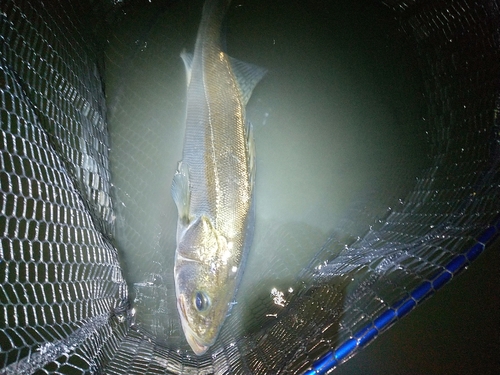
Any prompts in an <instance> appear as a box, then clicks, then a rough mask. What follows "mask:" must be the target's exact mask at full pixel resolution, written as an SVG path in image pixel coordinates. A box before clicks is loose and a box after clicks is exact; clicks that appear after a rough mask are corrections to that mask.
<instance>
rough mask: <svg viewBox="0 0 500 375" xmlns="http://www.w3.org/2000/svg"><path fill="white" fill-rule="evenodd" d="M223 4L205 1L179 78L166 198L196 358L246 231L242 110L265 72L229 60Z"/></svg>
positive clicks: (238, 271) (233, 273)
mask: <svg viewBox="0 0 500 375" xmlns="http://www.w3.org/2000/svg"><path fill="white" fill-rule="evenodd" d="M230 3H231V0H207V1H206V2H205V3H204V6H203V12H202V18H201V22H200V26H199V29H198V34H197V38H196V42H195V47H194V52H193V53H192V54H189V53H187V52H186V51H183V52H182V53H181V58H182V60H183V62H184V66H185V69H186V78H187V93H186V124H185V135H184V148H183V151H182V160H181V161H180V162H179V163H178V165H177V169H176V171H175V174H174V177H173V180H172V185H171V194H172V198H173V200H174V202H175V205H176V207H177V213H178V220H177V232H176V241H177V247H176V251H175V260H174V281H175V293H176V301H177V310H178V313H179V317H180V322H181V326H182V330H183V332H184V336H185V338H186V341H187V342H188V344H189V346H190V347H191V349H192V350H193V352H194V353H195V354H196V355H203V354H204V353H206V352H207V350H208V349H209V348H210V347H211V346H212V345H213V344H214V343H215V341H216V338H217V336H218V334H219V332H220V329H221V327H222V325H223V323H224V321H225V319H226V316H227V315H228V312H229V309H230V307H231V305H232V303H233V300H234V298H235V295H236V291H237V287H238V284H239V282H240V280H241V277H242V274H243V270H244V264H245V259H246V257H247V255H248V252H249V250H250V247H251V242H252V237H253V228H254V217H255V215H254V211H255V209H254V199H253V198H254V185H255V169H256V166H255V143H254V140H253V134H252V128H251V126H250V125H249V123H248V122H247V120H246V117H245V108H246V105H247V103H248V100H249V99H250V96H251V94H252V91H253V89H254V87H255V86H256V85H257V83H258V82H259V81H260V80H261V79H262V77H263V76H264V75H265V74H266V69H264V68H261V67H258V66H256V65H253V64H249V63H245V62H242V61H239V60H237V59H234V58H232V57H229V56H228V55H227V54H226V53H225V52H224V51H223V49H222V44H221V26H222V22H223V20H224V17H225V14H226V12H227V10H228V8H229V6H230Z"/></svg>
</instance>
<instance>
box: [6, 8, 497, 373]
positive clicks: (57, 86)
mask: <svg viewBox="0 0 500 375" xmlns="http://www.w3.org/2000/svg"><path fill="white" fill-rule="evenodd" d="M382 4H383V5H384V6H385V7H387V8H388V9H389V10H390V11H391V12H392V15H393V17H395V18H397V20H398V25H399V29H398V30H397V32H398V37H399V38H402V39H403V40H404V41H405V43H406V44H407V45H410V46H412V47H413V48H415V49H416V50H417V52H418V56H419V60H418V66H419V71H420V75H421V79H422V81H423V83H424V92H423V97H424V99H425V106H426V114H425V115H424V121H425V123H426V131H427V133H428V136H429V139H430V143H431V147H432V149H431V151H430V155H431V159H432V162H431V166H430V167H429V168H427V169H426V170H425V171H423V172H422V174H421V175H420V177H419V178H418V180H417V182H416V184H415V185H414V187H413V188H412V189H411V191H410V192H408V193H407V195H406V196H405V198H404V200H402V201H401V202H400V204H398V205H397V206H394V207H392V208H391V209H389V210H388V211H387V212H386V214H385V216H383V217H382V218H373V223H372V224H373V225H372V226H370V229H369V230H368V231H366V233H364V234H363V235H362V236H359V235H358V233H359V228H357V227H356V224H355V223H349V222H346V223H345V225H344V227H343V228H339V232H341V233H342V236H339V235H335V236H331V237H330V238H329V239H328V240H327V241H326V243H325V244H324V245H323V247H322V248H321V249H320V250H319V251H318V252H317V253H316V255H315V256H314V258H313V259H310V260H309V263H308V264H306V265H304V267H303V269H302V271H301V272H300V273H299V274H298V275H297V280H299V281H300V283H299V284H300V285H301V288H300V290H298V291H296V292H295V293H294V294H293V295H291V296H285V297H286V298H287V299H288V300H289V301H288V304H287V305H286V307H285V308H283V307H281V306H279V304H276V303H274V304H269V303H268V302H266V301H267V300H264V299H262V300H261V301H259V300H257V302H256V303H254V304H252V307H251V311H250V312H249V313H248V314H249V315H250V316H251V317H252V319H251V320H250V323H249V324H248V325H247V327H246V328H245V332H242V331H241V330H238V329H236V330H232V328H234V327H235V326H233V325H231V323H228V325H226V328H225V329H224V330H223V331H222V333H221V337H220V339H219V340H218V343H217V344H216V345H215V346H214V347H213V349H212V350H211V352H210V353H209V354H208V355H205V356H202V357H193V356H190V355H189V354H186V353H187V352H185V351H183V350H179V348H178V347H176V346H175V345H173V344H172V343H173V342H176V341H175V340H174V341H169V340H172V338H171V337H170V336H169V335H168V332H177V335H178V332H179V330H178V327H177V328H176V327H167V328H165V327H162V326H161V324H160V323H161V322H160V323H158V322H157V320H155V319H157V316H156V315H155V314H152V315H151V317H150V318H147V317H146V318H143V319H145V321H148V326H149V329H141V327H140V326H139V325H137V322H136V311H135V310H133V309H132V308H131V302H130V300H129V290H130V287H129V286H127V283H126V282H125V279H124V277H123V272H122V269H123V266H124V265H123V264H120V262H119V257H118V253H117V250H116V244H117V243H118V244H119V241H116V239H115V238H114V234H115V226H116V223H115V214H116V212H117V210H119V207H115V206H114V205H113V201H112V199H111V195H112V190H113V184H112V182H111V177H110V168H111V166H110V152H109V149H110V141H109V134H108V117H110V118H111V117H113V116H115V118H116V116H118V114H119V113H120V112H121V111H124V110H125V109H126V107H127V105H133V103H134V101H135V100H140V98H134V97H131V98H130V97H129V98H128V100H130V102H125V101H124V100H123V90H121V91H120V88H118V89H115V91H114V93H115V94H114V96H113V97H107V98H106V97H105V91H104V78H103V77H104V63H103V62H104V61H105V59H106V57H105V55H104V53H103V51H104V44H105V41H106V38H102V33H103V30H104V31H106V30H107V29H108V28H109V27H110V25H114V24H116V22H117V21H118V20H119V19H120V17H123V16H124V15H125V14H126V13H127V12H128V11H130V9H133V8H134V7H138V6H142V5H143V4H141V2H133V1H130V2H120V1H116V2H111V1H109V2H106V1H102V2H98V1H88V2H84V1H78V2H67V3H65V2H61V4H57V3H56V2H52V1H50V2H49V1H47V2H40V1H25V2H17V1H12V0H6V1H3V2H2V3H1V5H0V12H1V13H0V38H1V42H2V43H1V50H0V53H1V59H0V93H1V96H0V111H1V133H0V145H1V151H2V154H1V157H0V165H1V171H0V183H1V193H0V207H1V216H0V233H1V234H2V236H1V238H2V242H1V249H0V280H1V285H0V302H1V306H0V349H1V350H0V364H1V367H2V369H1V370H0V374H29V373H34V372H37V371H41V372H40V373H65V374H78V373H81V374H83V373H106V374H123V373H128V374H160V373H163V374H165V373H197V374H209V373H221V374H223V373H227V374H229V373H231V374H244V373H255V374H271V373H303V372H305V371H307V370H308V369H310V368H311V366H312V367H313V369H316V370H317V371H318V373H320V372H321V371H326V370H324V368H323V367H321V366H326V368H329V367H328V366H330V367H331V366H334V365H335V364H336V363H334V362H332V363H330V364H325V363H326V362H322V361H319V362H318V359H319V358H322V359H323V358H326V360H328V355H331V354H330V353H332V350H335V349H337V350H339V348H340V349H341V350H345V352H344V353H346V355H345V356H344V357H342V356H340V357H339V358H348V357H349V356H351V355H352V354H353V353H354V351H353V350H351V349H349V348H348V346H349V343H350V341H349V340H352V339H353V337H354V338H356V337H357V339H356V340H357V341H356V344H355V346H356V345H361V344H363V343H364V341H362V340H361V341H360V340H359V337H362V338H363V340H366V341H370V340H369V339H371V338H372V336H376V334H378V332H379V331H382V330H383V329H385V328H387V327H388V326H389V325H390V324H392V323H393V322H394V321H396V320H397V318H398V317H399V316H400V315H403V314H404V313H405V312H406V310H405V309H411V308H412V307H413V305H411V306H410V307H409V308H406V307H405V309H403V308H402V307H401V306H403V307H404V306H409V305H405V304H404V303H406V302H407V301H410V300H411V298H410V299H408V298H409V297H412V298H413V301H415V302H419V301H420V300H421V299H423V298H424V297H425V296H428V295H429V292H428V290H427V289H425V287H426V285H429V287H428V289H429V290H435V289H438V288H439V287H440V285H442V283H443V282H445V281H447V280H448V279H449V278H450V277H451V275H453V274H454V273H456V272H458V271H460V270H462V269H463V268H464V267H465V266H466V265H467V264H468V263H469V262H470V261H472V260H473V259H474V258H475V256H476V255H477V254H478V253H480V252H481V251H482V249H483V248H484V245H485V244H487V243H489V242H490V241H491V240H492V239H493V238H494V237H495V236H497V234H498V232H499V222H498V215H499V212H500V205H499V200H498V197H499V196H500V168H499V162H500V127H499V122H498V118H497V114H498V110H499V109H500V108H499V107H500V100H498V77H499V73H500V72H499V70H500V69H499V68H500V65H499V63H498V61H500V59H499V57H500V56H499V54H500V53H499V48H498V47H499V46H498V41H499V37H500V35H499V32H498V24H499V21H500V20H499V15H500V10H499V9H498V4H497V3H496V2H494V1H485V2H481V3H480V4H478V3H477V2H475V1H467V0H461V1H456V2H446V1H406V2H405V1H383V2H382ZM161 10H162V11H164V10H167V11H168V9H166V8H162V9H161ZM143 22H144V23H145V24H149V23H151V22H152V19H151V18H147V17H146V18H145V19H143ZM99 35H101V37H99ZM106 36H109V38H113V33H112V32H110V33H108V34H106ZM138 43H139V44H140V43H142V42H141V41H139V42H138ZM180 44H182V43H180ZM136 47H137V48H135V49H132V50H131V53H137V51H138V50H140V48H141V46H140V45H136ZM178 50H180V48H179V49H178ZM110 53H111V54H112V52H108V55H107V59H108V60H107V63H108V64H109V63H111V64H122V65H123V66H125V65H126V64H127V62H128V61H130V56H125V57H123V61H121V60H120V58H119V57H117V56H116V55H113V56H112V58H111V57H110V56H111V55H110ZM133 68H135V69H136V68H137V67H133ZM111 79H112V77H111ZM111 85H112V84H111ZM115 88H116V86H115ZM150 105H151V106H154V103H152V104H150ZM170 105H171V106H175V105H176V103H170ZM107 110H110V111H114V112H113V113H110V114H108V113H107ZM145 112H147V111H146V110H145ZM156 121H158V122H161V121H160V120H158V119H156ZM130 132H131V133H122V134H121V136H120V138H118V140H115V141H114V142H115V143H114V144H117V145H119V144H120V140H122V141H123V142H125V143H127V142H128V144H129V145H130V147H131V152H134V150H141V149H142V150H143V151H142V152H144V147H148V145H140V135H138V134H137V133H134V132H133V129H130ZM134 137H137V139H139V142H133V139H134ZM138 143H139V144H138ZM121 147H124V146H121ZM154 149H155V148H154V147H153V148H152V149H150V151H151V153H148V157H154V156H151V155H154ZM137 152H140V151H137ZM122 186H123V185H122ZM145 188H147V186H145ZM125 190H126V189H124V190H123V191H125ZM118 195H119V194H118ZM119 198H120V199H118V200H116V201H118V202H120V204H128V202H126V199H127V197H126V196H123V195H122V196H120V197H119ZM135 204H137V205H139V206H140V205H141V204H142V203H141V202H140V200H139V201H136V202H135ZM147 204H148V203H147V201H146V202H145V203H144V205H147ZM149 204H151V203H149ZM143 209H144V210H147V209H148V208H147V206H144V208H143ZM141 225H143V226H147V223H137V228H139V229H137V230H136V231H131V232H129V233H128V237H125V238H126V240H127V241H128V240H134V238H138V241H139V242H140V241H142V239H143V237H141V236H142V235H141V234H140V233H141V229H140V226H141ZM143 231H147V228H146V229H143ZM160 232H161V231H160ZM155 233H156V232H155ZM150 237H151V238H153V239H152V240H151V241H152V243H150V244H146V245H145V246H147V247H151V248H155V247H158V246H162V245H163V242H162V241H163V239H162V238H157V237H155V236H154V235H152V236H150ZM160 237H161V236H160ZM345 238H352V240H350V241H348V242H346V240H345ZM478 244H479V247H478ZM460 254H464V256H463V257H460ZM129 264H130V263H129ZM127 267H128V266H127ZM158 267H159V268H158V269H153V270H148V274H149V275H151V278H150V279H149V280H148V281H147V282H143V283H140V282H139V283H138V282H137V281H138V280H133V282H132V283H131V284H133V286H134V287H135V293H134V294H135V295H136V297H135V298H136V300H135V302H137V296H140V297H141V298H143V299H144V298H150V299H153V300H154V299H158V297H157V296H158V295H168V297H167V299H166V300H165V301H162V302H159V303H160V305H161V306H157V308H156V310H155V311H158V309H159V311H162V312H163V313H165V314H166V315H170V316H176V314H177V312H176V310H175V309H174V308H172V306H174V305H175V302H172V301H174V300H173V299H172V298H173V296H172V295H170V294H169V293H168V292H169V291H168V290H165V289H164V285H163V284H162V283H161V282H157V280H158V279H159V278H161V277H162V275H164V273H165V271H164V270H161V269H160V268H161V265H159V266H158ZM166 272H169V271H166ZM170 272H171V271H170ZM446 275H449V277H448V276H446ZM132 279H133V278H132ZM139 281H140V280H139ZM146 286H148V288H146ZM141 288H142V289H141ZM422 288H423V289H425V290H424V291H423V289H422ZM417 292H418V293H420V294H419V295H418V296H417V294H418V293H417ZM275 297H276V296H275ZM400 301H403V304H402V305H401V304H400ZM405 301H406V302H405ZM133 302H134V301H133ZM139 305H140V304H139ZM400 307H401V308H400ZM391 309H392V310H391ZM398 309H400V310H398ZM388 311H389V312H390V311H396V313H394V314H393V315H391V314H389V315H388V314H387V312H388ZM399 311H402V313H401V314H399ZM142 314H143V315H145V316H147V315H148V311H142ZM268 314H275V316H276V319H273V320H272V321H269V320H268V319H266V318H264V316H267V315H268ZM137 315H138V314H137ZM385 317H388V322H389V323H387V324H386V323H385V322H384V319H385ZM137 319H138V316H137ZM148 319H149V320H148ZM391 322H392V323H391ZM155 324H156V325H155ZM173 324H175V323H173ZM177 324H178V323H177ZM372 326H373V327H376V328H377V330H376V333H374V334H372V336H366V335H365V336H359V335H360V332H365V331H363V330H364V329H365V328H366V327H372ZM151 327H156V328H151ZM165 332H166V333H165ZM370 332H371V331H370ZM173 335H174V336H175V334H173ZM357 335H358V336H357ZM157 336H158V337H164V336H167V339H165V338H163V339H161V340H160V339H157ZM168 337H170V338H168ZM344 343H347V346H342V345H343V344H344ZM345 348H347V349H345ZM336 353H339V352H338V351H337V352H336ZM325 355H326V357H325ZM320 368H323V370H319V369H320ZM316 370H314V371H316ZM311 373H314V372H311Z"/></svg>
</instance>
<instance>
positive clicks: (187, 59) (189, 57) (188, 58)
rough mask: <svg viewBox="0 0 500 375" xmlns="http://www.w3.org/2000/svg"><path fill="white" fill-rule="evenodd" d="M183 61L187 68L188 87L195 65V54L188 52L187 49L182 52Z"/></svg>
mask: <svg viewBox="0 0 500 375" xmlns="http://www.w3.org/2000/svg"><path fill="white" fill-rule="evenodd" d="M181 59H182V61H183V62H184V67H185V68H186V79H187V85H188V86H189V83H190V82H191V67H192V65H193V54H192V53H188V52H186V50H185V49H183V50H182V52H181Z"/></svg>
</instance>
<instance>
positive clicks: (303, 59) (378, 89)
mask: <svg viewBox="0 0 500 375" xmlns="http://www.w3.org/2000/svg"><path fill="white" fill-rule="evenodd" d="M201 8H202V2H200V1H198V2H189V4H184V3H182V4H181V3H179V4H174V5H172V6H170V7H167V8H166V10H165V12H164V13H159V12H158V11H157V10H156V9H153V8H148V7H145V8H141V9H136V10H130V11H129V12H128V14H126V15H124V16H123V19H122V20H121V21H120V22H119V23H118V24H117V25H116V30H115V31H114V37H112V38H110V41H109V45H108V49H107V52H106V59H107V61H106V92H107V98H108V105H109V114H108V115H109V123H110V137H111V153H110V160H111V165H112V174H113V181H114V186H115V190H114V192H115V204H116V207H117V218H116V222H117V232H116V244H117V247H118V249H119V251H120V253H121V257H122V259H123V262H124V269H125V270H126V272H127V274H126V277H127V280H128V282H129V284H130V285H131V287H132V288H133V289H134V290H135V291H136V296H135V307H136V311H137V324H138V325H140V326H141V327H142V328H143V329H144V330H146V331H148V332H150V333H151V334H153V335H154V336H155V337H156V338H157V339H158V340H159V341H162V342H164V343H165V344H166V345H168V346H169V347H171V348H180V349H181V350H187V349H188V347H187V344H186V343H185V342H184V339H183V336H182V332H181V329H180V325H179V322H178V317H177V311H176V308H175V296H174V293H175V292H174V288H173V259H174V251H175V229H176V220H177V213H176V209H175V206H174V203H173V201H172V199H171V196H170V183H171V180H172V177H173V174H174V171H175V168H176V165H177V161H178V160H180V158H181V153H182V144H183V132H184V123H183V121H184V111H185V109H184V108H185V103H184V99H185V92H186V88H185V74H184V67H183V64H182V61H181V59H180V57H179V54H180V52H181V51H182V49H183V48H186V49H187V50H188V51H192V49H193V47H194V40H195V37H196V31H197V27H198V23H199V20H200V16H201ZM394 28H397V24H395V22H393V20H392V19H391V17H390V14H389V12H388V11H386V10H385V9H384V8H383V7H381V6H375V5H361V3H358V2H352V1H341V2H335V3H334V4H330V3H329V2H320V1H309V2H296V3H295V2H287V3H283V2H273V3H272V4H269V2H265V1H254V2H251V3H250V2H236V1H235V2H234V4H233V5H232V7H231V9H230V11H229V14H228V18H227V26H226V28H225V44H226V45H227V51H228V53H229V54H230V55H231V56H233V57H236V58H238V59H240V60H243V61H247V62H250V63H253V64H256V65H260V66H263V67H266V68H267V69H268V70H269V72H268V74H267V75H266V77H264V79H263V80H262V82H261V83H259V84H258V86H257V88H256V89H255V90H254V94H253V96H252V99H251V101H250V103H249V105H248V107H247V116H248V118H249V120H250V121H251V123H252V125H253V130H254V137H255V144H256V157H257V176H256V190H255V199H256V228H255V237H254V245H253V248H252V251H251V254H250V256H249V259H248V261H247V265H246V270H245V274H244V276H243V281H242V285H241V287H240V290H239V293H238V295H237V299H236V304H235V306H234V308H233V309H232V311H231V314H232V315H231V317H230V318H229V319H228V322H229V321H230V323H227V326H228V327H229V326H230V327H238V328H237V329H236V331H237V332H239V334H244V333H245V332H246V330H247V329H250V328H249V327H252V326H255V325H256V322H257V323H258V324H265V323H266V322H268V321H271V320H272V319H273V314H271V313H270V312H271V310H272V311H273V312H274V311H275V309H272V308H273V307H274V308H276V306H278V307H279V306H281V305H285V304H286V303H287V302H288V301H289V299H290V298H291V297H293V294H294V293H295V292H296V291H297V290H298V288H299V286H300V280H298V279H297V275H298V274H299V272H300V270H301V269H302V268H303V267H305V266H306V265H307V264H309V262H310V261H311V259H312V258H313V256H314V255H315V254H316V253H317V252H318V251H319V250H320V248H321V246H322V245H323V244H324V243H325V241H326V240H327V239H328V238H329V237H331V236H337V237H338V238H339V241H349V240H350V239H351V238H356V236H362V235H363V234H364V233H365V232H366V231H367V230H368V228H369V227H370V225H373V224H374V223H376V219H377V218H379V217H383V216H384V215H386V213H387V212H388V211H390V209H391V207H393V206H394V205H397V204H400V203H401V202H403V200H404V197H405V194H406V192H407V191H408V190H409V189H410V188H411V187H412V186H413V184H414V183H415V179H416V177H417V176H419V174H420V171H421V170H422V168H425V167H426V166H427V163H428V162H429V160H428V159H427V151H428V147H427V140H426V136H425V120H424V119H423V118H422V115H421V113H422V110H421V104H422V103H421V100H422V96H421V94H420V92H421V88H420V87H419V80H418V79H419V72H418V70H416V67H415V66H412V63H411V62H412V61H414V60H413V59H412V58H411V53H412V51H409V50H406V49H405V48H404V45H403V46H402V45H401V41H400V40H395V39H394V35H397V33H395V32H394ZM390 36H391V37H390ZM346 223H347V224H346ZM346 225H348V226H349V228H350V229H349V232H348V236H347V237H349V238H347V237H346V233H347V232H346V230H345V228H346ZM313 263H314V262H313ZM249 301H252V302H249ZM255 301H259V304H258V306H255V305H252V306H249V304H250V303H252V304H253V303H255ZM273 305H274V306H273ZM243 321H244V322H245V323H244V324H242V323H241V322H243ZM226 330H227V328H226ZM223 334H224V332H223Z"/></svg>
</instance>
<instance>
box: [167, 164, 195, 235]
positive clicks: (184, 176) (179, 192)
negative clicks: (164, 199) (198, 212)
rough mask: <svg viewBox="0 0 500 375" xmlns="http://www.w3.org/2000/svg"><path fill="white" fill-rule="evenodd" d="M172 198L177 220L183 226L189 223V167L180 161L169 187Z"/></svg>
mask: <svg viewBox="0 0 500 375" xmlns="http://www.w3.org/2000/svg"><path fill="white" fill-rule="evenodd" d="M170 190H171V193H172V198H173V199H174V202H175V205H176V206H177V212H178V214H179V222H180V223H182V224H183V225H184V226H185V225H187V224H189V221H190V217H189V205H190V203H191V202H190V201H191V189H190V188H189V168H188V165H187V164H186V163H183V162H182V161H180V162H179V164H178V165H177V171H175V174H174V179H173V180H172V187H171V189H170Z"/></svg>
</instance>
